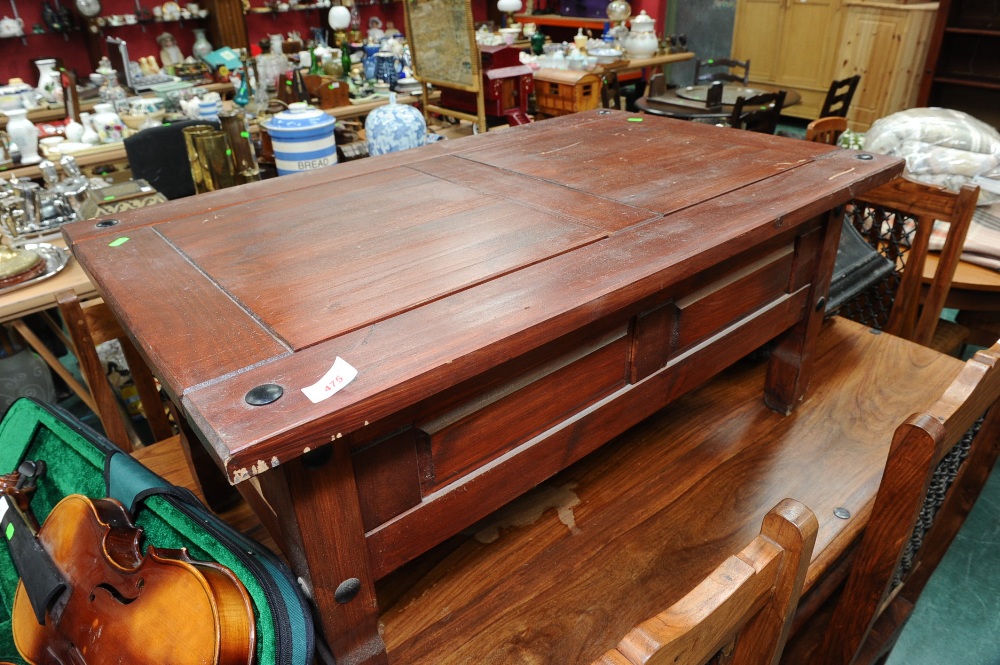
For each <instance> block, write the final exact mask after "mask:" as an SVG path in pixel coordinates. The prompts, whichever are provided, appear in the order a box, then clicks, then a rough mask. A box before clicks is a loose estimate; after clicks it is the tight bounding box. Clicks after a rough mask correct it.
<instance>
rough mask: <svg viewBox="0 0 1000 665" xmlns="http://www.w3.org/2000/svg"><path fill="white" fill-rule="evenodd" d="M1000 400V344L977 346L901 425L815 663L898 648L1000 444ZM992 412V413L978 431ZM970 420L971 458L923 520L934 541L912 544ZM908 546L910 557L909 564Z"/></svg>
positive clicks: (843, 664)
mask: <svg viewBox="0 0 1000 665" xmlns="http://www.w3.org/2000/svg"><path fill="white" fill-rule="evenodd" d="M998 400H1000V343H998V344H997V345H994V346H993V347H992V348H990V349H989V350H987V351H981V352H979V353H977V354H976V356H975V357H973V358H972V359H970V360H969V361H968V362H967V363H966V365H965V367H964V368H963V369H962V372H961V373H960V374H959V375H958V377H956V379H955V380H954V381H953V382H952V383H951V385H950V386H949V387H948V388H947V389H946V390H945V392H944V393H943V394H942V395H941V396H940V398H939V399H938V400H937V401H936V402H935V403H934V404H933V405H932V406H931V407H930V408H929V409H927V410H926V411H924V412H921V413H918V414H915V415H913V416H911V417H910V418H908V419H907V420H906V421H905V422H904V423H903V424H902V425H900V426H899V427H898V428H897V429H896V432H895V434H894V436H893V440H892V445H891V447H890V449H889V455H888V459H887V461H886V466H885V472H884V474H883V477H882V481H881V484H880V485H879V489H878V493H877V494H876V497H875V503H874V506H873V507H872V513H871V518H870V520H869V522H868V526H867V527H866V529H865V532H864V535H863V536H862V539H861V543H860V545H859V547H858V550H857V555H856V557H855V560H854V563H853V564H852V567H851V570H850V573H849V575H848V578H847V582H846V583H845V585H844V589H843V591H842V592H841V595H840V597H839V599H838V600H837V603H836V606H835V609H834V611H833V615H832V617H831V619H830V623H829V625H828V627H827V629H826V632H825V634H824V636H823V642H822V646H820V648H819V649H818V650H817V651H816V654H815V655H816V660H815V662H817V663H821V664H825V665H834V664H836V665H848V664H851V663H856V662H869V657H872V658H877V657H880V656H881V655H884V654H885V653H886V652H887V651H888V650H889V649H891V647H892V644H893V642H894V641H895V637H896V636H897V635H898V634H899V630H900V628H901V625H897V624H899V623H900V622H902V621H905V619H906V617H908V616H909V608H910V607H911V606H912V605H913V604H914V603H915V602H916V599H917V597H918V596H919V595H920V592H921V591H922V589H923V585H924V584H925V583H926V579H927V577H928V576H929V575H930V573H931V572H932V571H933V569H934V568H935V567H936V566H937V564H938V563H939V562H940V559H941V557H942V556H943V555H944V552H945V551H946V550H947V546H948V545H949V544H950V543H951V541H952V540H953V539H954V537H955V534H956V533H957V532H958V528H959V527H960V526H961V524H962V522H963V521H964V519H965V517H966V516H967V515H968V512H969V510H970V509H971V504H972V501H974V500H975V497H976V496H977V495H978V493H979V491H980V490H981V488H982V484H983V483H984V482H985V480H986V476H987V475H988V472H989V469H990V468H992V466H993V464H994V463H995V461H996V458H997V455H998V453H1000V443H998V441H1000V409H996V408H993V407H994V405H996V403H997V401H998ZM984 412H986V413H987V415H986V418H985V420H984V421H983V424H982V426H981V427H979V428H978V431H975V429H974V428H973V426H974V425H975V424H976V422H977V421H978V420H979V419H980V417H981V416H982V415H983V414H984ZM970 429H973V433H972V434H970V435H969V436H970V437H971V443H970V445H969V448H968V453H967V455H968V457H966V459H965V462H964V463H963V464H961V466H960V467H959V468H958V469H957V471H956V473H955V476H954V478H953V479H952V480H951V481H950V487H949V488H948V489H947V490H946V494H945V496H944V497H943V499H942V501H941V503H940V504H939V505H938V506H934V507H933V511H932V512H933V513H934V514H933V515H932V518H933V522H932V525H931V526H930V528H929V529H927V530H926V531H924V530H923V528H922V526H921V533H922V535H921V538H920V539H921V540H922V541H923V543H925V544H926V545H927V547H926V548H925V547H923V546H921V547H920V548H919V549H918V550H916V551H915V552H913V551H912V547H910V544H911V536H912V535H913V533H914V530H915V528H917V527H918V525H920V524H921V520H922V519H923V518H922V517H921V513H922V512H925V510H926V506H927V499H928V488H929V487H930V486H931V482H932V478H933V477H934V475H935V473H936V471H937V470H938V466H939V464H940V463H941V462H942V460H943V459H944V458H945V456H946V455H948V454H949V452H950V451H952V449H953V448H954V446H955V445H956V444H957V443H958V442H959V441H960V440H961V439H963V437H965V436H966V433H967V432H969V431H970ZM984 469H985V471H984ZM970 498H971V500H970ZM908 550H909V551H908ZM904 555H906V556H907V558H908V561H907V563H906V570H905V571H902V573H900V572H899V569H900V565H901V563H902V561H903V558H904ZM910 571H912V572H913V573H914V574H913V581H914V582H915V583H914V584H912V585H911V583H910V582H911V579H910V576H909V575H908V573H909V572H910ZM918 573H919V575H918ZM894 604H896V606H895V607H894V606H893V605H894ZM879 625H881V627H880V628H878V629H877V628H876V626H879ZM862 654H863V655H864V659H863V661H862Z"/></svg>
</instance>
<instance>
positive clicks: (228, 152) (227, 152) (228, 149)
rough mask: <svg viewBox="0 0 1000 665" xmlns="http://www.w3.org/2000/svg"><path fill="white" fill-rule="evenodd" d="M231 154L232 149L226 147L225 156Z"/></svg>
mask: <svg viewBox="0 0 1000 665" xmlns="http://www.w3.org/2000/svg"><path fill="white" fill-rule="evenodd" d="M231 154H233V151H232V149H230V148H226V157H228V156H229V155H231Z"/></svg>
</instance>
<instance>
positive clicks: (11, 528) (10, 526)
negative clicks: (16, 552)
mask: <svg viewBox="0 0 1000 665" xmlns="http://www.w3.org/2000/svg"><path fill="white" fill-rule="evenodd" d="M13 537H14V525H13V524H8V525H7V540H10V539H11V538H13Z"/></svg>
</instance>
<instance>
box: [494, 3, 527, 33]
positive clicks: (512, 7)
mask: <svg viewBox="0 0 1000 665" xmlns="http://www.w3.org/2000/svg"><path fill="white" fill-rule="evenodd" d="M523 6H524V5H523V4H521V0H497V9H499V10H500V11H502V12H503V13H505V14H506V15H507V27H508V28H513V27H515V26H517V21H515V20H514V14H515V13H516V12H519V11H521V7H523Z"/></svg>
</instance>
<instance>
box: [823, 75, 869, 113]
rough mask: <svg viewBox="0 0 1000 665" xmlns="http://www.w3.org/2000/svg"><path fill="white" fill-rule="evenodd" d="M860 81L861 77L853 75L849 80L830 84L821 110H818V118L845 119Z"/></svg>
mask: <svg viewBox="0 0 1000 665" xmlns="http://www.w3.org/2000/svg"><path fill="white" fill-rule="evenodd" d="M860 81H861V75H860V74H855V75H854V76H851V77H849V78H846V79H842V80H840V81H834V82H833V83H831V84H830V89H829V90H828V91H827V93H826V99H825V100H824V101H823V108H822V109H821V110H820V113H819V117H820V118H829V117H832V116H838V117H841V118H846V117H847V109H848V108H850V106H851V100H852V99H854V93H855V91H856V90H857V89H858V83H860Z"/></svg>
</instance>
